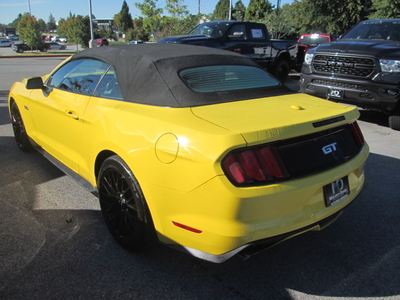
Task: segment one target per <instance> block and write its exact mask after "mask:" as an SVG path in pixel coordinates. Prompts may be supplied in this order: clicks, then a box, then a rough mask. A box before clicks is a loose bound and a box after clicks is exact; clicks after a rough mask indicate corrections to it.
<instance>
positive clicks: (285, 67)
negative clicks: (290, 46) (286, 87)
mask: <svg viewBox="0 0 400 300" xmlns="http://www.w3.org/2000/svg"><path fill="white" fill-rule="evenodd" d="M273 75H274V76H275V77H276V78H277V79H278V80H279V81H280V82H284V81H285V80H286V79H287V77H288V75H289V64H288V62H287V61H286V60H283V59H281V60H279V61H278V62H277V63H276V65H275V68H274V72H273Z"/></svg>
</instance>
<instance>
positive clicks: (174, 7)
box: [163, 0, 189, 36]
mask: <svg viewBox="0 0 400 300" xmlns="http://www.w3.org/2000/svg"><path fill="white" fill-rule="evenodd" d="M165 10H166V11H167V12H168V13H169V14H170V15H171V16H170V17H168V18H163V21H164V22H165V24H164V25H165V26H164V27H166V28H168V30H167V32H166V34H167V35H168V36H170V35H177V34H182V33H184V32H185V31H187V28H185V26H186V24H185V22H184V20H185V18H186V17H187V16H188V15H189V10H188V9H187V6H186V5H182V0H167V2H166V6H165Z"/></svg>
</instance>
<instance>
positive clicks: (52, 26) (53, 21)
mask: <svg viewBox="0 0 400 300" xmlns="http://www.w3.org/2000/svg"><path fill="white" fill-rule="evenodd" d="M56 28H57V25H56V19H55V18H54V17H53V15H52V14H51V13H50V16H49V21H48V22H47V29H48V30H54V29H56Z"/></svg>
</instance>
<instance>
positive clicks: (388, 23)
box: [300, 19, 400, 130]
mask: <svg viewBox="0 0 400 300" xmlns="http://www.w3.org/2000/svg"><path fill="white" fill-rule="evenodd" d="M300 87H301V90H302V92H304V93H308V94H311V95H315V96H319V97H323V98H325V99H329V100H333V101H337V102H343V103H348V104H353V105H357V106H359V107H362V108H366V109H371V110H378V111H381V112H384V113H386V114H387V115H388V116H389V126H390V127H391V128H392V129H395V130H400V19H380V20H367V21H362V22H360V23H359V24H357V25H356V26H355V27H353V28H352V29H350V30H349V31H348V32H347V33H346V34H344V35H343V36H342V37H340V38H339V40H338V41H336V42H333V43H327V44H322V45H319V46H318V47H316V48H313V49H310V50H309V51H307V53H306V56H305V59H304V63H303V66H302V70H301V76H300Z"/></svg>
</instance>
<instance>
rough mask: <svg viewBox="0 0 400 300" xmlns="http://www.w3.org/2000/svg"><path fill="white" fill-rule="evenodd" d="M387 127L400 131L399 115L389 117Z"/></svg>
mask: <svg viewBox="0 0 400 300" xmlns="http://www.w3.org/2000/svg"><path fill="white" fill-rule="evenodd" d="M389 127H390V128H392V129H394V130H400V115H392V116H390V117H389Z"/></svg>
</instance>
